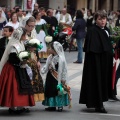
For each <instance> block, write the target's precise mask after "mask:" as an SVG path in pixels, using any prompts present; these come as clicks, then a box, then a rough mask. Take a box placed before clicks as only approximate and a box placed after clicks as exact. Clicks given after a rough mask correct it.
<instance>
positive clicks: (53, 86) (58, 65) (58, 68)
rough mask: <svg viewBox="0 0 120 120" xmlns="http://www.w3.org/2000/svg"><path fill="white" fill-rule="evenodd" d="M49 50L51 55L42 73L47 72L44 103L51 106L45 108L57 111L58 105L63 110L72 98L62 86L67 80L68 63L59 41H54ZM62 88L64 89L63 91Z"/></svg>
mask: <svg viewBox="0 0 120 120" xmlns="http://www.w3.org/2000/svg"><path fill="white" fill-rule="evenodd" d="M49 52H50V54H51V55H49V57H48V59H47V62H46V65H45V66H44V67H43V68H42V69H41V73H42V74H45V73H47V76H46V81H45V100H44V101H43V105H45V106H49V107H48V108H45V110H48V111H55V110H56V107H58V111H62V109H63V106H68V105H69V104H70V99H71V98H70V94H68V92H66V91H64V90H63V89H61V88H60V85H61V83H62V85H63V84H64V83H66V80H67V64H66V60H65V56H64V51H63V47H62V45H61V44H60V43H59V42H53V43H52V44H51V47H50V49H49ZM54 73H55V74H57V75H55V74H54ZM60 89H61V90H63V93H62V91H61V90H60ZM68 89H70V88H68ZM69 91H70V90H69Z"/></svg>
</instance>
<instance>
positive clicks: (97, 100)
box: [79, 25, 113, 108]
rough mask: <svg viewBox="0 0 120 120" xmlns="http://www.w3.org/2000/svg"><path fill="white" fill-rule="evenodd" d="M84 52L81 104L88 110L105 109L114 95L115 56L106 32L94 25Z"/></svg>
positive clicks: (87, 36) (87, 37) (87, 38)
mask: <svg viewBox="0 0 120 120" xmlns="http://www.w3.org/2000/svg"><path fill="white" fill-rule="evenodd" d="M106 30H107V28H106ZM107 31H108V30H107ZM108 32H109V31H108ZM84 52H85V60H84V68H83V76H82V86H81V92H80V99H79V103H80V104H81V103H82V104H86V106H87V107H88V108H96V107H103V102H104V101H107V100H108V99H109V98H110V97H111V95H112V65H113V54H112V45H111V42H110V39H109V37H108V35H107V33H106V31H105V30H103V29H101V28H99V27H98V26H96V25H94V26H93V27H92V28H91V29H90V30H89V31H88V33H87V35H86V39H85V45H84Z"/></svg>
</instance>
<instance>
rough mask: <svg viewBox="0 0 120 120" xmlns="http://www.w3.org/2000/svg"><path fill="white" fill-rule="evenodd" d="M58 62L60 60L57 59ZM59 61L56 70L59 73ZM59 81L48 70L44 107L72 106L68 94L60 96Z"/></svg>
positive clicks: (56, 63)
mask: <svg viewBox="0 0 120 120" xmlns="http://www.w3.org/2000/svg"><path fill="white" fill-rule="evenodd" d="M57 60H58V58H57ZM58 67H59V66H58V61H57V62H55V70H56V71H58ZM57 85H58V81H57V79H56V78H55V77H53V75H52V74H51V72H50V70H48V73H47V76H46V82H45V100H44V101H43V103H42V104H43V105H44V106H49V107H62V106H68V105H69V104H70V101H69V97H68V94H67V93H66V94H63V95H58V90H57Z"/></svg>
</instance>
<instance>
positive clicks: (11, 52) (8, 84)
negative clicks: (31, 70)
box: [0, 28, 35, 113]
mask: <svg viewBox="0 0 120 120" xmlns="http://www.w3.org/2000/svg"><path fill="white" fill-rule="evenodd" d="M24 40H26V30H25V29H23V28H18V29H17V30H16V31H14V32H13V35H12V37H11V39H10V41H9V43H8V45H7V47H6V49H5V52H4V55H3V57H2V59H1V62H0V106H2V107H9V112H10V113H21V112H25V111H29V110H28V109H25V108H24V106H34V105H35V102H34V97H33V89H32V85H31V81H30V79H29V76H28V74H27V71H26V69H25V68H24V67H23V66H24V65H25V64H26V61H21V59H20V58H19V57H18V54H19V53H20V52H22V51H25V47H24V44H23V41H24Z"/></svg>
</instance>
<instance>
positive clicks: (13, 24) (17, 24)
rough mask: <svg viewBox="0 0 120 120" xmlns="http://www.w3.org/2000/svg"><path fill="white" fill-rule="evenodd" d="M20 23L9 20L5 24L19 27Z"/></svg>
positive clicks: (15, 27)
mask: <svg viewBox="0 0 120 120" xmlns="http://www.w3.org/2000/svg"><path fill="white" fill-rule="evenodd" d="M19 25H20V23H19V22H16V23H13V22H8V23H7V24H6V25H5V26H11V27H13V28H14V30H15V29H17V28H18V27H19Z"/></svg>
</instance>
